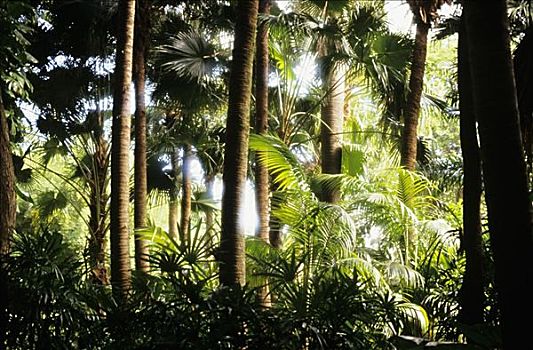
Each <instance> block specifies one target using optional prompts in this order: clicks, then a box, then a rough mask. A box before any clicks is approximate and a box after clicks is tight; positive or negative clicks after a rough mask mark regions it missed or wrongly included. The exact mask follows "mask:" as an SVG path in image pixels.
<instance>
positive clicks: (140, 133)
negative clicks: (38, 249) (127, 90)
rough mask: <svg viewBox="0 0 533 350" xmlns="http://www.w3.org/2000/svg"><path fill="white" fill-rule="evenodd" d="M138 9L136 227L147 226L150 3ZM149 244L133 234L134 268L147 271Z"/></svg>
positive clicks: (143, 2)
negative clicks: (147, 69) (147, 109)
mask: <svg viewBox="0 0 533 350" xmlns="http://www.w3.org/2000/svg"><path fill="white" fill-rule="evenodd" d="M137 3H138V9H139V11H138V12H137V13H136V16H135V38H134V42H133V61H134V62H133V72H134V77H133V80H134V86H135V162H134V164H135V180H134V181H135V183H134V186H135V188H134V194H135V195H134V225H135V229H136V230H137V229H142V228H144V227H146V226H147V217H148V209H147V197H148V190H147V179H146V103H145V97H144V96H145V87H146V54H147V45H148V40H147V39H148V31H149V28H150V27H149V15H150V12H149V10H150V5H149V3H148V1H147V0H137ZM147 256H148V246H147V244H146V242H145V241H144V240H142V239H141V237H139V236H138V235H137V234H136V235H135V269H137V270H140V271H147V270H148V268H149V264H148V261H147V259H146V258H147Z"/></svg>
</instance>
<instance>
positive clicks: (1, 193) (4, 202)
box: [0, 89, 17, 256]
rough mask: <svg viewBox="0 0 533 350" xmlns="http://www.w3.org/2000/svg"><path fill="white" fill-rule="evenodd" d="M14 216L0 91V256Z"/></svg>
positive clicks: (12, 178)
mask: <svg viewBox="0 0 533 350" xmlns="http://www.w3.org/2000/svg"><path fill="white" fill-rule="evenodd" d="M16 215H17V198H16V194H15V168H14V166H13V157H12V155H11V145H10V141H9V127H8V125H7V115H6V111H5V107H4V103H3V100H2V90H1V89H0V256H2V255H4V254H7V253H9V247H10V241H11V235H12V234H13V231H14V230H15V219H16Z"/></svg>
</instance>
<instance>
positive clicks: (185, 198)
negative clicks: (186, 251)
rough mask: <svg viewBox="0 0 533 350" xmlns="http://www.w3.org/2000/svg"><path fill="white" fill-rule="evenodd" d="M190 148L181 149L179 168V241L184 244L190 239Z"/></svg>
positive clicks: (188, 146) (186, 146)
mask: <svg viewBox="0 0 533 350" xmlns="http://www.w3.org/2000/svg"><path fill="white" fill-rule="evenodd" d="M191 158H192V147H191V145H185V147H183V162H182V166H181V175H182V176H181V220H180V227H181V231H180V240H181V242H183V243H185V242H188V241H189V239H190V223H191V213H192V209H191V199H192V183H191V169H190V168H191V161H192V159H191Z"/></svg>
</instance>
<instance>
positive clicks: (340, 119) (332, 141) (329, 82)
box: [320, 64, 345, 203]
mask: <svg viewBox="0 0 533 350" xmlns="http://www.w3.org/2000/svg"><path fill="white" fill-rule="evenodd" d="M344 80H345V78H344V69H343V67H342V66H339V65H336V64H335V65H333V66H332V67H329V68H328V69H327V70H326V72H325V74H324V90H325V93H326V94H327V95H326V98H325V101H324V105H323V106H322V109H321V118H322V125H321V127H320V142H321V162H322V173H323V174H340V173H341V165H342V164H341V161H342V148H341V140H342V130H343V124H344V94H345V81H344ZM339 198H340V191H339V189H329V188H328V189H323V190H322V200H323V201H325V202H328V203H335V202H337V201H338V200H339Z"/></svg>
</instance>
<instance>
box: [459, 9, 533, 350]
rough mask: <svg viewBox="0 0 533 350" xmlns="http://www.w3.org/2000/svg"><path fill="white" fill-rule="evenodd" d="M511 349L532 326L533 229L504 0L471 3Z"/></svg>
mask: <svg viewBox="0 0 533 350" xmlns="http://www.w3.org/2000/svg"><path fill="white" fill-rule="evenodd" d="M464 11H465V16H466V30H467V37H468V44H469V50H468V52H469V55H470V69H471V72H472V86H473V95H474V106H475V114H476V116H477V119H478V124H479V135H480V143H481V160H482V165H483V179H484V184H485V200H486V203H487V211H488V218H489V230H490V238H491V246H492V250H493V254H494V268H495V279H496V289H497V291H498V302H499V308H500V313H501V328H502V339H503V348H504V349H522V348H523V347H524V339H523V337H524V335H527V334H529V332H531V328H532V325H533V324H532V322H531V320H530V318H525V319H524V318H523V317H518V316H517V315H531V314H533V299H532V298H531V286H532V285H533V235H532V224H531V202H530V199H529V195H528V187H527V175H526V165H525V162H524V157H523V149H522V144H521V137H520V129H519V122H518V107H517V97H516V90H515V82H514V78H513V64H512V60H511V51H510V37H509V22H508V19H507V8H506V2H505V1H504V0H498V1H493V2H491V3H490V5H489V4H488V3H485V2H479V1H466V2H465V3H464Z"/></svg>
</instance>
